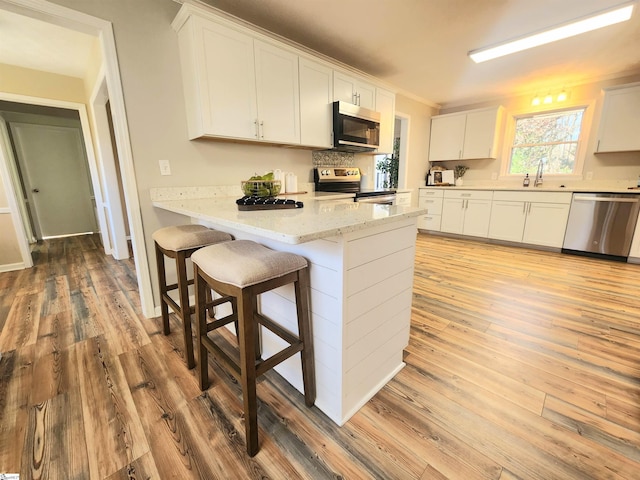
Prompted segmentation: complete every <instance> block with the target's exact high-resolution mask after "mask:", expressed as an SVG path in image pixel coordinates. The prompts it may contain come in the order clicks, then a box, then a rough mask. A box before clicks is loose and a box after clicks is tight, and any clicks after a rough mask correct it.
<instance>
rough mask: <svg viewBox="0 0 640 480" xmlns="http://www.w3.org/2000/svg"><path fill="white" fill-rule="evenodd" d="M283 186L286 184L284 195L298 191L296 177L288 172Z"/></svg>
mask: <svg viewBox="0 0 640 480" xmlns="http://www.w3.org/2000/svg"><path fill="white" fill-rule="evenodd" d="M284 184H286V187H285V188H286V193H296V192H297V191H298V176H297V175H295V174H294V173H293V172H288V173H287V175H286V176H285V181H284Z"/></svg>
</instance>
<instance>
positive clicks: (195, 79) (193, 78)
mask: <svg viewBox="0 0 640 480" xmlns="http://www.w3.org/2000/svg"><path fill="white" fill-rule="evenodd" d="M178 39H179V45H180V61H181V66H182V79H183V83H184V92H185V101H186V106H187V124H188V129H189V138H192V139H193V138H198V137H202V136H204V135H218V136H223V137H231V138H253V139H257V137H256V135H257V126H256V125H255V121H256V120H257V118H258V113H257V103H256V85H255V66H254V59H253V39H252V38H251V37H250V36H248V35H244V34H243V33H241V32H238V31H236V30H233V29H231V28H226V27H224V26H222V25H218V24H215V23H211V22H208V21H206V20H204V19H200V18H198V17H194V16H192V17H190V18H189V19H188V20H187V22H186V23H185V24H184V25H183V27H182V28H181V30H180V32H179V35H178Z"/></svg>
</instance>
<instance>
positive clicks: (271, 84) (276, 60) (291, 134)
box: [254, 40, 300, 144]
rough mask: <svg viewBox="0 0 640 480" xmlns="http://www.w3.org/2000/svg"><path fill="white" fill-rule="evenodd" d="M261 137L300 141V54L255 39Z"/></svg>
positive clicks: (273, 139) (267, 139)
mask: <svg viewBox="0 0 640 480" xmlns="http://www.w3.org/2000/svg"><path fill="white" fill-rule="evenodd" d="M254 52H255V64H256V94H257V99H258V120H259V128H258V131H259V134H260V140H263V141H268V142H277V143H293V144H295V143H300V103H299V102H300V97H299V91H298V56H297V55H295V54H293V53H291V52H289V51H287V50H284V49H282V48H279V47H276V46H274V45H270V44H268V43H264V42H261V41H259V40H254Z"/></svg>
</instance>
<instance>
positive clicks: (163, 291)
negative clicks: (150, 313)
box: [152, 225, 233, 369]
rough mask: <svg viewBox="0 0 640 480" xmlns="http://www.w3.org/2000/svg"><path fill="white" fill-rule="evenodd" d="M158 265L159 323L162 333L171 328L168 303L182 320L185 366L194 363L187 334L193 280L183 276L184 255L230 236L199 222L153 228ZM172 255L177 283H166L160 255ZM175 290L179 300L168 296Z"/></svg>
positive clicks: (188, 333) (189, 337)
mask: <svg viewBox="0 0 640 480" xmlns="http://www.w3.org/2000/svg"><path fill="white" fill-rule="evenodd" d="M152 237H153V241H154V243H155V250H156V263H157V266H158V282H159V283H160V308H161V310H162V325H163V331H164V334H165V335H169V333H170V332H171V330H170V327H169V307H171V309H172V310H173V311H174V312H175V314H176V315H177V316H178V318H180V320H181V321H182V332H183V335H184V349H185V356H186V361H187V367H189V368H190V369H191V368H193V367H194V366H195V359H194V355H193V338H192V336H191V314H192V313H194V312H195V306H193V305H191V306H190V305H189V285H192V284H193V280H188V279H187V262H186V260H187V258H189V257H191V254H193V252H195V251H196V250H198V249H199V248H202V247H204V246H206V245H212V244H215V243H220V242H228V241H230V240H233V237H232V236H231V235H229V234H228V233H225V232H219V231H217V230H212V229H209V228H207V227H204V226H202V225H178V226H174V227H165V228H161V229H159V230H156V231H155V232H154V233H153V235H152ZM165 256H167V257H169V258H174V259H175V261H176V270H177V273H178V283H174V284H171V285H167V277H166V272H165V263H164V257H165ZM176 289H177V290H178V298H179V301H180V303H179V304H178V303H176V302H175V300H173V298H171V297H170V296H169V292H170V291H172V290H176Z"/></svg>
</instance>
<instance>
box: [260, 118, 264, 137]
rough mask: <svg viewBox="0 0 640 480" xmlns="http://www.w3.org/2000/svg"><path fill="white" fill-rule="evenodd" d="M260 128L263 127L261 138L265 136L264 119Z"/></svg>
mask: <svg viewBox="0 0 640 480" xmlns="http://www.w3.org/2000/svg"><path fill="white" fill-rule="evenodd" d="M260 128H261V129H262V134H261V135H260V138H264V122H263V121H261V122H260Z"/></svg>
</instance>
